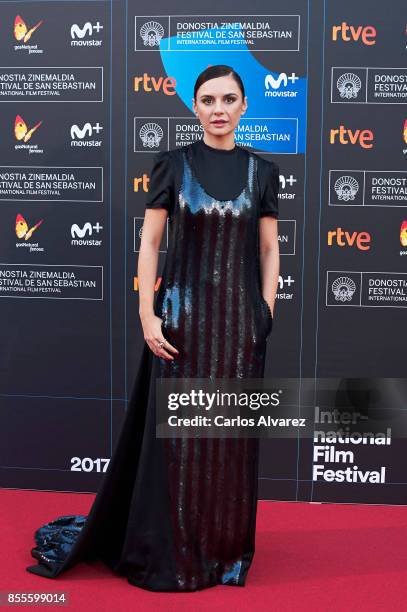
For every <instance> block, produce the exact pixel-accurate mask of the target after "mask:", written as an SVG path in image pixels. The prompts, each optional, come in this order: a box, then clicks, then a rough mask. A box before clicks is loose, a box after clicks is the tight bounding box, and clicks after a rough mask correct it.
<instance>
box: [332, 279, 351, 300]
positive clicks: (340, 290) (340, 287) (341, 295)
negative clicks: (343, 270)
mask: <svg viewBox="0 0 407 612" xmlns="http://www.w3.org/2000/svg"><path fill="white" fill-rule="evenodd" d="M355 291H356V285H355V283H354V282H353V280H352V279H351V278H349V276H340V277H339V278H337V279H336V280H334V282H333V283H332V292H333V294H334V296H335V300H336V301H337V302H350V301H351V299H352V298H353V294H354V293H355Z"/></svg>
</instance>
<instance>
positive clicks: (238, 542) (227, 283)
mask: <svg viewBox="0 0 407 612" xmlns="http://www.w3.org/2000/svg"><path fill="white" fill-rule="evenodd" d="M193 108H194V111H195V114H196V115H197V117H198V118H199V120H200V122H201V124H202V127H203V130H204V136H203V139H202V140H199V141H196V142H194V143H193V144H190V145H187V146H185V147H182V148H180V149H176V150H172V151H166V152H160V153H158V154H157V155H156V157H155V162H154V166H153V170H152V173H151V179H150V189H149V195H148V199H147V204H146V208H147V211H146V214H145V220H144V225H143V236H142V242H141V249H140V254H139V263H138V276H139V284H140V318H141V322H142V326H143V332H144V338H145V345H144V349H143V352H142V356H141V361H140V365H139V370H138V373H137V377H136V381H135V385H134V388H133V392H132V396H131V398H130V402H129V406H128V408H127V412H126V416H125V419H124V422H123V425H122V429H121V432H120V435H119V439H118V442H117V444H116V448H115V451H114V453H113V456H112V458H111V460H110V462H109V466H108V470H107V472H106V474H105V475H104V478H103V481H102V484H101V487H100V489H99V491H98V494H97V496H96V498H95V501H94V503H93V505H92V508H91V510H90V512H89V514H88V515H87V516H83V515H67V516H62V517H58V518H57V519H55V520H53V521H51V522H49V523H47V524H45V525H43V526H42V527H40V528H39V529H38V530H37V531H36V532H35V539H36V543H37V545H36V547H34V548H33V549H32V551H31V553H32V556H33V557H34V558H35V559H36V560H37V561H38V564H37V565H33V566H30V567H28V568H27V570H28V571H30V572H32V573H35V574H38V575H41V576H45V577H49V578H55V577H56V576H58V575H59V574H60V573H62V572H64V571H66V570H67V569H68V568H70V567H72V566H73V565H75V564H76V563H77V562H78V561H81V560H83V561H85V560H89V561H90V560H93V559H101V560H102V561H104V562H105V563H106V564H107V565H108V566H109V567H110V568H111V569H112V570H114V571H115V572H117V573H119V574H122V575H125V576H126V577H127V580H128V582H129V583H130V584H132V585H135V586H139V587H143V588H146V589H149V590H153V591H196V590H200V589H204V588H206V587H210V586H215V585H217V584H227V585H239V586H243V585H244V584H245V582H246V577H247V573H248V570H249V567H250V564H251V562H252V559H253V555H254V548H255V524H256V510H257V482H258V478H257V474H258V453H259V440H258V439H257V438H222V439H212V438H185V439H183V438H179V439H177V438H173V439H172V438H157V437H156V435H155V423H156V421H155V418H156V416H155V381H156V379H157V377H166V378H169V377H174V378H249V377H254V378H262V377H263V376H264V365H265V354H266V346H267V338H268V336H269V334H270V332H271V329H272V325H273V316H272V312H273V308H274V300H275V295H276V290H277V283H278V274H279V251H278V238H277V221H276V219H277V218H278V199H277V198H278V189H279V169H278V166H277V165H276V164H275V163H274V162H272V161H266V160H264V159H263V158H261V157H260V156H258V155H256V154H255V153H253V152H251V151H249V150H247V149H245V148H243V147H240V146H238V145H236V144H235V143H234V130H235V128H236V126H237V124H238V122H239V119H240V117H241V115H242V114H243V113H244V112H245V110H246V108H247V100H246V96H245V93H244V86H243V83H242V81H241V79H240V77H239V75H238V74H236V73H235V72H234V71H233V69H232V68H230V67H229V66H224V65H217V66H211V67H209V68H208V69H206V70H204V71H203V72H202V73H201V74H200V75H199V77H198V79H197V81H196V84H195V89H194V99H193ZM153 209H155V210H153ZM167 217H168V219H169V234H170V236H169V246H168V252H167V256H166V261H165V267H164V272H163V275H162V280H161V284H160V288H159V291H158V295H157V299H156V303H155V306H154V301H153V300H154V284H155V278H156V273H157V260H158V249H159V245H160V242H161V237H162V233H163V231H164V227H165V224H166V221H167Z"/></svg>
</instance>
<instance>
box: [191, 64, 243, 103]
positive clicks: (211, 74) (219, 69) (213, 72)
mask: <svg viewBox="0 0 407 612" xmlns="http://www.w3.org/2000/svg"><path fill="white" fill-rule="evenodd" d="M229 75H230V76H232V77H233V78H234V80H235V81H236V83H237V84H238V85H239V88H240V91H241V92H242V98H244V96H245V92H244V85H243V81H242V79H241V78H240V76H239V75H238V73H237V72H235V71H234V70H233V68H232V67H231V66H227V65H226V64H215V66H209V68H205V70H203V71H202V72H201V74H199V75H198V78H197V79H196V81H195V85H194V99H195V100H196V94H197V91H198V89H199V88H200V86H201V85H203V83H206V81H209V80H210V79H216V78H217V77H221V76H229Z"/></svg>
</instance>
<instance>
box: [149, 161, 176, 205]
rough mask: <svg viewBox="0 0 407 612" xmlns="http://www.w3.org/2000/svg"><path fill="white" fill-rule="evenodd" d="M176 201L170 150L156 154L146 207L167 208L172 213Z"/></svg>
mask: <svg viewBox="0 0 407 612" xmlns="http://www.w3.org/2000/svg"><path fill="white" fill-rule="evenodd" d="M173 202H174V173H173V170H172V164H171V160H170V154H169V151H159V152H158V153H156V154H155V156H154V160H153V167H152V170H151V174H150V182H149V185H148V194H147V200H146V204H145V207H146V208H165V209H167V210H168V214H169V215H171V214H172V209H173Z"/></svg>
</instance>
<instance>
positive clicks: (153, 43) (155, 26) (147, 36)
mask: <svg viewBox="0 0 407 612" xmlns="http://www.w3.org/2000/svg"><path fill="white" fill-rule="evenodd" d="M140 36H141V38H142V40H143V43H144V46H145V47H159V46H160V40H161V39H162V37H163V36H164V28H163V26H162V25H161V23H158V22H157V21H148V22H147V23H144V24H143V25H142V26H141V28H140Z"/></svg>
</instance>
